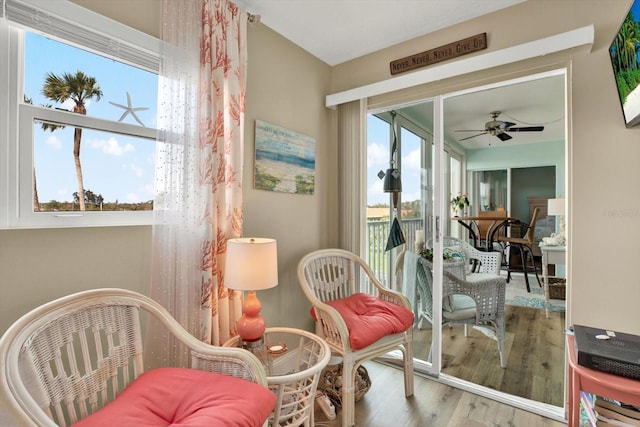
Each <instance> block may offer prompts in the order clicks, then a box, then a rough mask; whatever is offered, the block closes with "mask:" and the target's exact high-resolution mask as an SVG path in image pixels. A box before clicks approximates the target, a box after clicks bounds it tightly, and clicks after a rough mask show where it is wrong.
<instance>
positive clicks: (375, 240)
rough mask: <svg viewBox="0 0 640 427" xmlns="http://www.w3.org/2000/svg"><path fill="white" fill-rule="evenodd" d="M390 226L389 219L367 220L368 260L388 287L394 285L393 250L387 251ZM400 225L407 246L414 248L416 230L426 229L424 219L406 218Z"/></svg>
mask: <svg viewBox="0 0 640 427" xmlns="http://www.w3.org/2000/svg"><path fill="white" fill-rule="evenodd" d="M390 227H391V225H390V222H389V221H388V220H386V221H367V242H368V244H369V246H368V247H369V253H368V254H366V255H367V262H368V263H369V266H370V267H371V269H372V270H373V272H374V273H375V274H376V277H377V278H378V280H380V281H381V282H382V284H384V285H385V286H387V287H392V286H393V280H392V277H393V264H392V261H391V252H390V251H389V252H385V248H386V246H387V239H388V238H389V229H390ZM400 227H401V228H402V232H403V233H404V238H405V240H406V243H405V248H406V249H407V250H413V248H414V243H415V241H416V230H424V221H423V220H422V219H420V218H414V219H404V220H401V221H400Z"/></svg>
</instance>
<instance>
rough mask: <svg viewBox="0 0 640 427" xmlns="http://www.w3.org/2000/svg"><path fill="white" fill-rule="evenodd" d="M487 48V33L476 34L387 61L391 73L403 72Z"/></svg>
mask: <svg viewBox="0 0 640 427" xmlns="http://www.w3.org/2000/svg"><path fill="white" fill-rule="evenodd" d="M486 48H487V33H482V34H477V35H475V36H472V37H468V38H466V39H462V40H459V41H457V42H453V43H449V44H446V45H444V46H440V47H436V48H435V49H430V50H427V51H425V52H422V53H418V54H415V55H411V56H407V57H406V58H402V59H396V60H395V61H391V62H390V63H389V69H390V71H391V74H392V75H393V74H399V73H404V72H406V71H411V70H415V69H416V68H421V67H426V66H427V65H431V64H435V63H437V62H440V61H444V60H447V59H453V58H457V57H458V56H462V55H466V54H468V53H471V52H476V51H479V50H482V49H486Z"/></svg>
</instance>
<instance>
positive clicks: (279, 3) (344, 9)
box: [234, 0, 525, 66]
mask: <svg viewBox="0 0 640 427" xmlns="http://www.w3.org/2000/svg"><path fill="white" fill-rule="evenodd" d="M523 1H525V0H235V1H234V2H235V3H236V4H238V5H239V6H240V7H242V8H244V9H245V10H247V11H248V12H249V13H251V14H253V15H260V22H261V23H263V24H264V25H266V26H267V27H269V28H271V29H272V30H274V31H275V32H277V33H279V34H280V35H282V36H283V37H285V38H287V39H288V40H290V41H291V42H293V43H295V44H296V45H298V46H300V47H302V48H303V49H305V50H306V51H307V52H309V53H311V54H312V55H313V56H315V57H317V58H319V59H321V60H323V61H324V62H326V63H327V64H329V65H331V66H333V65H337V64H340V63H342V62H346V61H349V60H351V59H354V58H358V57H360V56H363V55H366V54H368V53H371V52H375V51H377V50H380V49H384V48H386V47H389V46H393V45H395V44H398V43H402V42H404V41H407V40H410V39H413V38H415V37H418V36H422V35H424V34H429V33H432V32H434V31H437V30H440V29H442V28H446V27H450V26H452V25H455V24H459V23H461V22H464V21H468V20H469V19H472V18H476V17H478V16H482V15H486V14H488V13H491V12H495V11H497V10H500V9H503V8H505V7H509V6H512V5H514V4H517V3H521V2H523Z"/></svg>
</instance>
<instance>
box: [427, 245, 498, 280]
mask: <svg viewBox="0 0 640 427" xmlns="http://www.w3.org/2000/svg"><path fill="white" fill-rule="evenodd" d="M442 246H443V247H444V248H445V249H446V248H449V249H451V248H455V249H460V250H461V251H462V252H464V258H465V260H466V262H467V263H468V264H472V265H473V266H475V270H474V272H475V273H485V274H495V275H498V276H499V275H500V271H501V269H502V254H501V253H500V252H497V251H481V250H478V249H476V248H474V247H473V245H471V244H469V243H467V242H465V241H464V240H460V239H457V238H455V237H448V236H445V237H443V238H442ZM425 247H426V248H428V249H433V239H432V238H431V239H429V240H427V242H426V243H425Z"/></svg>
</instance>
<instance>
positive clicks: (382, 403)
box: [315, 362, 565, 427]
mask: <svg viewBox="0 0 640 427" xmlns="http://www.w3.org/2000/svg"><path fill="white" fill-rule="evenodd" d="M364 366H365V367H366V368H367V370H368V372H369V375H370V377H371V378H372V384H371V388H370V389H369V391H368V392H367V394H365V395H364V397H363V398H362V399H361V400H360V401H358V402H357V403H356V414H355V418H356V425H358V426H361V427H485V426H486V427H489V426H492V427H496V426H505V427H563V426H565V424H564V423H560V422H557V421H554V420H551V419H548V418H545V417H542V416H540V415H536V414H533V413H531V412H527V411H523V410H521V409H517V408H514V407H512V406H509V405H505V404H502V403H499V402H496V401H493V400H490V399H487V398H484V397H481V396H478V395H475V394H472V393H468V392H465V391H462V390H459V389H456V388H453V387H450V386H447V385H444V384H441V383H439V382H436V381H433V380H430V379H426V378H423V377H421V376H416V377H415V388H414V396H412V397H410V398H405V397H404V383H403V376H402V371H400V370H399V369H396V368H395V367H391V366H387V365H384V364H380V363H377V362H367V363H365V365H364ZM315 414H316V422H315V426H317V427H341V426H342V422H341V419H340V416H341V412H340V411H338V414H337V417H336V419H335V420H333V421H327V419H326V417H325V416H324V413H323V412H322V410H320V409H319V408H318V407H317V406H316V410H315Z"/></svg>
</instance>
